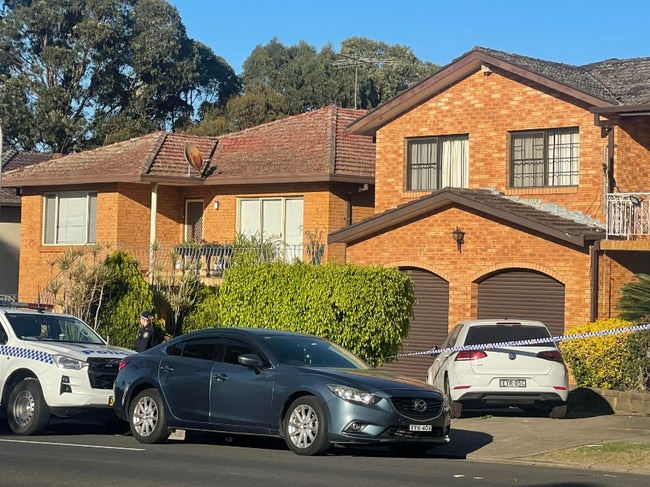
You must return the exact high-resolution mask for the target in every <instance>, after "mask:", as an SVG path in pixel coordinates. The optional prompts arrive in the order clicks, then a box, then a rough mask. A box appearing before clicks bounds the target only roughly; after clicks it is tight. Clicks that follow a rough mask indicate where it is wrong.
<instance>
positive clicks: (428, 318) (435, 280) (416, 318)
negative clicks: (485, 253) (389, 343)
mask: <svg viewBox="0 0 650 487" xmlns="http://www.w3.org/2000/svg"><path fill="white" fill-rule="evenodd" d="M400 270H401V271H402V272H405V273H407V274H408V275H410V276H411V279H412V280H413V286H414V290H415V299H416V303H415V306H414V308H413V316H412V318H411V322H410V325H409V334H408V336H407V337H406V338H405V339H404V341H403V343H402V350H401V351H400V353H413V352H421V351H424V350H429V349H431V348H433V347H434V346H436V345H438V346H440V345H441V344H442V342H443V341H444V339H445V337H446V336H447V326H448V321H449V320H448V309H449V284H448V283H447V281H445V280H444V279H442V278H441V277H439V276H437V275H435V274H432V273H431V272H428V271H425V270H422V269H417V268H412V267H405V268H402V269H400ZM432 362H433V358H432V357H431V356H430V355H421V356H414V357H401V358H399V359H397V361H395V362H391V363H390V364H385V365H383V366H382V367H381V369H382V370H388V371H391V372H396V373H399V374H401V375H406V376H408V377H412V378H415V379H420V380H424V379H425V378H426V375H427V369H428V368H429V366H430V365H431V363H432Z"/></svg>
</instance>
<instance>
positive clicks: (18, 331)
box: [0, 301, 135, 435]
mask: <svg viewBox="0 0 650 487" xmlns="http://www.w3.org/2000/svg"><path fill="white" fill-rule="evenodd" d="M132 353H135V352H133V351H131V350H127V349H124V348H119V347H114V346H110V345H108V344H107V343H106V341H105V340H104V339H103V338H102V337H101V336H99V335H98V334H97V333H96V332H95V331H94V330H93V329H92V328H91V327H89V326H88V325H87V324H86V323H84V322H83V321H81V320H79V319H78V318H75V317H74V316H72V315H67V314H60V313H53V312H52V311H51V308H47V307H44V306H39V305H32V304H26V303H14V302H6V301H2V302H0V392H1V395H0V414H1V415H2V416H5V417H6V418H7V420H8V423H9V427H10V428H11V429H12V431H13V432H14V433H16V434H19V435H33V434H37V433H39V432H41V431H42V430H43V429H44V428H45V427H46V426H47V424H48V423H49V421H50V419H51V417H52V416H58V417H69V416H72V415H75V414H77V413H80V412H84V411H92V412H98V413H99V412H101V413H104V412H107V413H109V417H110V414H112V406H113V382H114V381H115V377H116V376H117V372H118V369H119V364H120V361H121V360H122V358H124V357H126V356H127V355H130V354H132Z"/></svg>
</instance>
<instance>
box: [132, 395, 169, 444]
mask: <svg viewBox="0 0 650 487" xmlns="http://www.w3.org/2000/svg"><path fill="white" fill-rule="evenodd" d="M129 424H130V426H131V434H132V435H133V437H134V438H135V439H136V440H138V441H139V442H140V443H147V444H151V443H162V442H163V441H165V440H166V439H167V438H169V435H170V434H171V431H170V430H169V428H168V427H167V421H166V419H165V407H164V405H163V402H162V398H161V396H160V393H159V392H158V391H157V390H156V389H145V390H144V391H142V392H140V393H139V394H138V395H137V396H136V397H135V399H134V400H133V401H131V406H130V414H129Z"/></svg>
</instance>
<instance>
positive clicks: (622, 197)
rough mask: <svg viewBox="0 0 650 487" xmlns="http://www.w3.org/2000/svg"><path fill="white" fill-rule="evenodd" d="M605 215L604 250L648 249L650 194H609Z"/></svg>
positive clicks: (649, 238)
mask: <svg viewBox="0 0 650 487" xmlns="http://www.w3.org/2000/svg"><path fill="white" fill-rule="evenodd" d="M606 215H607V243H606V245H605V246H603V247H604V248H610V249H630V250H633V249H638V250H648V249H650V193H610V194H608V195H607V199H606ZM603 243H605V242H603Z"/></svg>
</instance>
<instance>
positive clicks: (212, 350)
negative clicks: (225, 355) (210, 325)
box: [182, 338, 220, 361]
mask: <svg viewBox="0 0 650 487" xmlns="http://www.w3.org/2000/svg"><path fill="white" fill-rule="evenodd" d="M219 349H220V342H219V339H218V338H199V339H197V340H187V341H186V342H185V343H184V345H183V351H182V356H183V357H188V358H198V359H203V360H212V361H217V360H219V356H220V354H219Z"/></svg>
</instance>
